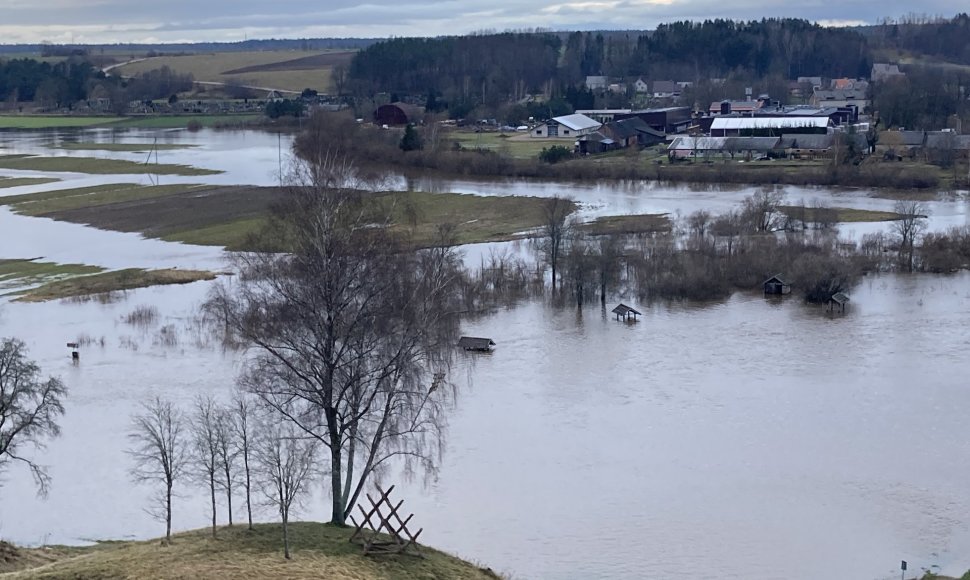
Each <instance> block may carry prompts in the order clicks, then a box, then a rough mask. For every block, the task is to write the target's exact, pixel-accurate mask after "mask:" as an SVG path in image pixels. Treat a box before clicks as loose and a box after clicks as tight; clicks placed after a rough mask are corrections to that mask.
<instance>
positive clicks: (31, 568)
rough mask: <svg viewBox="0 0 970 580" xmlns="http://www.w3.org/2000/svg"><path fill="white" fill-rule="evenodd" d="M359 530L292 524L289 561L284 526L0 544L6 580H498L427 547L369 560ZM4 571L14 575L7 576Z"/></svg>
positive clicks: (0, 564) (0, 573)
mask: <svg viewBox="0 0 970 580" xmlns="http://www.w3.org/2000/svg"><path fill="white" fill-rule="evenodd" d="M351 533H352V529H350V528H338V527H334V526H331V525H328V524H319V523H310V522H302V523H294V524H291V525H290V542H291V551H292V556H293V557H292V559H291V560H289V561H287V560H285V559H284V558H283V549H282V540H281V537H282V528H281V526H280V525H278V524H259V525H257V526H256V529H255V530H253V531H248V530H247V529H246V526H245V525H241V526H240V525H236V526H234V527H232V528H228V527H222V528H219V531H218V537H217V538H216V539H213V538H212V536H211V531H210V530H208V529H204V530H195V531H192V532H185V533H182V534H177V535H175V536H173V537H172V543H171V544H170V545H168V546H165V545H162V543H161V542H160V541H159V540H151V541H147V542H103V543H99V544H97V545H95V546H91V547H88V548H58V547H55V548H35V549H22V548H13V547H11V546H9V545H4V544H0V577H2V578H4V579H5V580H6V579H11V580H12V579H26V578H45V579H59V578H62V579H68V578H70V579H81V578H98V579H104V580H107V579H122V578H132V579H134V578H138V579H142V578H158V579H162V578H186V579H188V578H192V579H199V580H202V579H209V578H211V579H215V578H234V579H239V580H248V579H257V578H286V579H292V580H299V579H304V578H306V579H309V578H326V579H327V580H370V579H374V580H377V579H380V580H411V579H418V580H420V579H426V580H437V579H440V580H446V579H447V580H463V579H465V580H479V579H482V580H485V579H493V580H494V579H496V578H499V576H497V575H496V574H494V573H493V572H492V571H491V570H489V569H484V568H479V567H478V566H475V565H473V564H470V563H468V562H465V561H463V560H459V559H458V558H455V557H454V556H449V555H447V554H444V553H442V552H438V551H436V550H432V549H430V548H427V547H424V546H422V547H421V548H420V549H421V552H422V553H423V554H424V555H425V557H424V558H418V557H415V556H410V555H405V556H371V557H369V556H364V555H362V553H361V548H360V547H359V546H358V545H356V544H351V543H350V542H349V541H348V540H349V538H350V536H351ZM3 572H7V573H6V574H4V573H3Z"/></svg>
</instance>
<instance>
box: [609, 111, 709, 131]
mask: <svg viewBox="0 0 970 580" xmlns="http://www.w3.org/2000/svg"><path fill="white" fill-rule="evenodd" d="M631 117H638V118H640V119H641V120H643V122H644V123H646V124H647V125H649V126H650V127H651V128H653V129H654V130H655V131H659V132H661V133H666V134H668V135H669V134H671V133H683V132H684V131H686V130H687V128H688V127H689V126H690V124H691V122H692V120H693V119H692V117H691V111H690V107H661V108H656V109H640V110H637V111H630V112H629V113H623V114H618V115H616V117H615V119H616V120H617V121H619V120H622V119H629V118H631Z"/></svg>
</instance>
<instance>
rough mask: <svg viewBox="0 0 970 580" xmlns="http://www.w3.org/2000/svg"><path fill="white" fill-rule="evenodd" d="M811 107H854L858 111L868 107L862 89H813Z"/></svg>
mask: <svg viewBox="0 0 970 580" xmlns="http://www.w3.org/2000/svg"><path fill="white" fill-rule="evenodd" d="M812 105H813V106H816V107H856V108H857V109H858V110H859V111H863V110H865V108H866V107H868V106H869V100H868V99H867V98H866V91H865V90H862V89H832V90H825V89H815V91H814V93H813V94H812Z"/></svg>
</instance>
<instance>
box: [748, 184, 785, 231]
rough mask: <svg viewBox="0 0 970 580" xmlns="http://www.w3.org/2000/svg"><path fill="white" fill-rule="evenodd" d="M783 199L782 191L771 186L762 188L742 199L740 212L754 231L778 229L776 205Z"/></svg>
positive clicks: (778, 216)
mask: <svg viewBox="0 0 970 580" xmlns="http://www.w3.org/2000/svg"><path fill="white" fill-rule="evenodd" d="M784 199H785V194H784V193H782V192H780V191H776V190H775V189H772V188H764V189H761V190H759V191H757V192H756V193H754V194H752V195H751V196H749V197H747V198H745V199H744V202H743V204H742V208H743V209H742V210H741V213H742V215H743V216H744V217H745V218H747V220H748V221H749V223H750V224H751V226H752V228H754V230H755V231H758V232H771V231H774V230H776V229H778V226H779V223H780V212H779V210H778V207H779V206H780V205H781V204H782V202H783V201H784Z"/></svg>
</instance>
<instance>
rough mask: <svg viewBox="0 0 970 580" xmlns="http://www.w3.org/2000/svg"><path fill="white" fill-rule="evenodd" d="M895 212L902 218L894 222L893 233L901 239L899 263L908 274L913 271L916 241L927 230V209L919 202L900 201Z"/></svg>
mask: <svg viewBox="0 0 970 580" xmlns="http://www.w3.org/2000/svg"><path fill="white" fill-rule="evenodd" d="M893 210H894V211H895V212H896V213H897V214H899V215H900V216H901V217H899V219H896V220H894V221H893V222H892V226H891V227H892V231H893V233H895V234H896V236H897V237H898V239H899V261H900V262H901V263H902V264H903V265H904V266H905V268H906V271H907V272H912V271H913V254H914V247H915V245H916V239H917V238H918V237H919V236H920V234H922V233H923V231H924V230H925V229H926V212H927V210H926V207H925V206H924V205H923V204H921V203H920V202H918V201H906V200H900V201H897V202H896V205H895V207H894V208H893Z"/></svg>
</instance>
